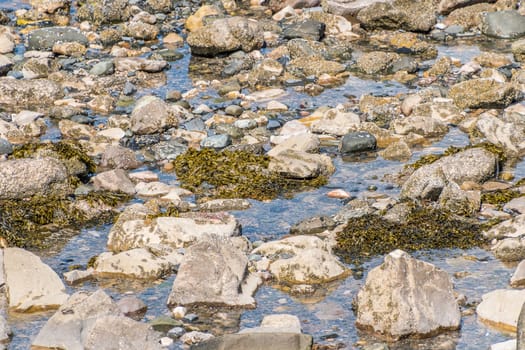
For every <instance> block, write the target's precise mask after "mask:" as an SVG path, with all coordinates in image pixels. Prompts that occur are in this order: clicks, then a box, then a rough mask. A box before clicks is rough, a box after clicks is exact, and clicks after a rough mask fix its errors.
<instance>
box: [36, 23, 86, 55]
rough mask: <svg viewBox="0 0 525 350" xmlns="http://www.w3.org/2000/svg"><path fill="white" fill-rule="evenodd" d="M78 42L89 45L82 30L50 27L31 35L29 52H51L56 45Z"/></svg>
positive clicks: (37, 30)
mask: <svg viewBox="0 0 525 350" xmlns="http://www.w3.org/2000/svg"><path fill="white" fill-rule="evenodd" d="M65 42H78V43H80V44H82V45H84V46H85V45H88V40H87V38H86V36H85V35H84V34H82V32H80V30H78V29H76V28H73V27H49V28H42V29H36V30H33V31H31V32H30V33H29V35H28V39H27V48H28V49H29V50H51V49H52V48H53V46H54V45H55V44H56V43H65Z"/></svg>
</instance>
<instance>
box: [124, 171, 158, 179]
mask: <svg viewBox="0 0 525 350" xmlns="http://www.w3.org/2000/svg"><path fill="white" fill-rule="evenodd" d="M128 176H129V178H130V179H131V180H132V181H136V182H154V181H158V180H159V175H157V174H156V173H154V172H153V171H151V170H144V171H137V172H134V173H129V174H128Z"/></svg>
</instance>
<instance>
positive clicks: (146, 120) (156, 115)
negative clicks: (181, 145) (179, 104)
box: [131, 95, 178, 135]
mask: <svg viewBox="0 0 525 350" xmlns="http://www.w3.org/2000/svg"><path fill="white" fill-rule="evenodd" d="M177 125H178V119H177V110H176V109H174V108H171V106H169V105H168V104H167V103H166V102H164V101H163V100H161V99H160V98H158V97H156V96H151V95H147V96H143V97H141V98H140V100H138V101H137V104H136V105H135V108H133V112H131V131H133V132H134V133H136V134H139V135H144V134H153V133H156V132H160V131H163V130H164V129H167V128H170V127H176V126H177Z"/></svg>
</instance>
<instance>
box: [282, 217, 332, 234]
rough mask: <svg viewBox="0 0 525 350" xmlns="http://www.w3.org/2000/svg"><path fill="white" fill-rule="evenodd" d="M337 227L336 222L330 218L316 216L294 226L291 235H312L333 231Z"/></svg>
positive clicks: (291, 228)
mask: <svg viewBox="0 0 525 350" xmlns="http://www.w3.org/2000/svg"><path fill="white" fill-rule="evenodd" d="M335 225H336V223H335V221H334V220H332V219H331V218H330V217H328V216H315V217H313V218H308V219H305V220H302V221H300V222H298V223H296V224H294V225H292V227H290V233H291V234H293V235H311V234H316V233H321V232H323V231H325V230H331V229H333V228H334V227H335Z"/></svg>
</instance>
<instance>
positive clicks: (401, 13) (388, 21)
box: [357, 0, 436, 32]
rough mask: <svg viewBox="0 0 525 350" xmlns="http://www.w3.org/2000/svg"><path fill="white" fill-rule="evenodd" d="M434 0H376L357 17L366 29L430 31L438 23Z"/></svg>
mask: <svg viewBox="0 0 525 350" xmlns="http://www.w3.org/2000/svg"><path fill="white" fill-rule="evenodd" d="M434 12H435V7H434V5H433V1H432V0H417V1H410V0H394V1H386V2H374V3H373V4H371V5H370V6H367V7H366V8H364V9H362V10H361V11H359V13H358V14H357V19H358V20H359V21H360V22H361V25H362V26H363V27H364V28H366V29H380V28H381V29H403V30H407V31H413V32H428V31H430V30H431V29H432V27H433V26H434V24H435V23H436V15H435V13H434Z"/></svg>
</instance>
